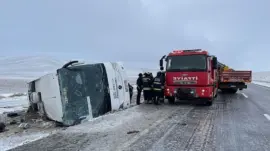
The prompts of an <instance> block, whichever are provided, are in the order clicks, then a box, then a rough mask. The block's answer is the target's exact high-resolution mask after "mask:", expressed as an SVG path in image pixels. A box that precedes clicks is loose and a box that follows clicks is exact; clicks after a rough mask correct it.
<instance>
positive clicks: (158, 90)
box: [153, 72, 163, 105]
mask: <svg viewBox="0 0 270 151" xmlns="http://www.w3.org/2000/svg"><path fill="white" fill-rule="evenodd" d="M162 80H163V79H162V74H161V72H158V73H157V76H156V77H155V78H154V82H153V94H154V103H155V104H156V105H158V104H160V100H161V99H162V96H163V91H162V84H163V81H162Z"/></svg>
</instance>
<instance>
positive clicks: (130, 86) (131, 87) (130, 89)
mask: <svg viewBox="0 0 270 151" xmlns="http://www.w3.org/2000/svg"><path fill="white" fill-rule="evenodd" d="M128 89H129V97H130V101H131V99H132V96H133V86H132V85H130V84H129V83H128Z"/></svg>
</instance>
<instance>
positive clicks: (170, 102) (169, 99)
mask: <svg viewBox="0 0 270 151" xmlns="http://www.w3.org/2000/svg"><path fill="white" fill-rule="evenodd" d="M167 99H168V101H169V104H174V102H175V98H174V97H168V98H167Z"/></svg>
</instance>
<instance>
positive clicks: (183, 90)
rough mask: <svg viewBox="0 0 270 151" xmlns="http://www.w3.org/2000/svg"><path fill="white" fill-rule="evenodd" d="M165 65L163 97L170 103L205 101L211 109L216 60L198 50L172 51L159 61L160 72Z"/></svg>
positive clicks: (215, 77) (214, 89)
mask: <svg viewBox="0 0 270 151" xmlns="http://www.w3.org/2000/svg"><path fill="white" fill-rule="evenodd" d="M163 60H165V61H166V70H165V74H166V80H165V86H164V88H165V90H164V95H165V97H166V98H167V99H168V100H169V102H170V103H174V101H175V99H176V98H177V99H184V100H194V99H199V100H205V101H206V103H207V104H208V105H212V101H213V98H214V97H215V96H216V95H217V81H218V75H217V67H218V62H217V58H216V57H215V56H210V55H209V53H208V52H207V51H205V50H201V49H193V50H175V51H173V52H171V53H169V54H168V56H167V57H166V56H163V57H162V58H161V60H160V70H161V71H162V70H164V67H163Z"/></svg>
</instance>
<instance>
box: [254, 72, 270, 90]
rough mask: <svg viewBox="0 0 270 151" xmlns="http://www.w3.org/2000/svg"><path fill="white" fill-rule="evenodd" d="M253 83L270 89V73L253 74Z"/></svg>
mask: <svg viewBox="0 0 270 151" xmlns="http://www.w3.org/2000/svg"><path fill="white" fill-rule="evenodd" d="M252 81H253V82H252V83H254V84H258V85H262V86H266V87H270V71H265V72H255V73H253V75H252Z"/></svg>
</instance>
